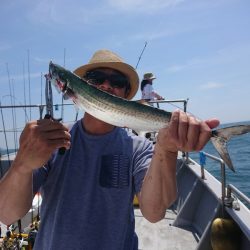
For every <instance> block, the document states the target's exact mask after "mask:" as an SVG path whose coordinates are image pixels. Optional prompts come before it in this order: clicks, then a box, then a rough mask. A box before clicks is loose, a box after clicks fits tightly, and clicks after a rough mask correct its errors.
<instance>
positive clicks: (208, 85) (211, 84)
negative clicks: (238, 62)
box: [200, 82, 224, 90]
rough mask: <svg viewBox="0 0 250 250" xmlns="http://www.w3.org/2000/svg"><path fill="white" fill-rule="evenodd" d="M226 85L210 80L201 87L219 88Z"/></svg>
mask: <svg viewBox="0 0 250 250" xmlns="http://www.w3.org/2000/svg"><path fill="white" fill-rule="evenodd" d="M222 87H224V84H222V83H218V82H208V83H206V84H203V85H201V86H200V88H201V89H204V90H206V89H218V88H222Z"/></svg>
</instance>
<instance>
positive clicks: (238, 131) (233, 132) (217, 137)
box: [211, 125, 250, 172]
mask: <svg viewBox="0 0 250 250" xmlns="http://www.w3.org/2000/svg"><path fill="white" fill-rule="evenodd" d="M249 132H250V125H238V126H231V127H226V128H221V129H217V130H213V131H212V137H211V141H212V143H213V145H214V147H215V149H216V150H217V151H218V153H219V155H220V157H221V158H222V160H223V161H224V162H225V163H226V164H227V166H228V167H229V168H230V169H231V170H232V171H233V172H235V169H234V166H233V163H232V161H231V158H230V155H229V153H228V150H227V143H228V141H229V140H230V139H231V137H233V136H238V135H243V134H246V133H249Z"/></svg>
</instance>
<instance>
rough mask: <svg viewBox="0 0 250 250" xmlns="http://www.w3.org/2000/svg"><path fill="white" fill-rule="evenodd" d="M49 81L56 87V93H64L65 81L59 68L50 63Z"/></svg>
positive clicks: (64, 76) (63, 74)
mask: <svg viewBox="0 0 250 250" xmlns="http://www.w3.org/2000/svg"><path fill="white" fill-rule="evenodd" d="M49 79H50V81H51V83H52V84H53V85H54V86H55V87H56V89H57V90H58V92H59V93H60V92H64V91H65V90H66V87H67V79H66V75H65V73H64V71H63V70H62V68H61V66H59V65H56V64H54V63H52V62H50V64H49Z"/></svg>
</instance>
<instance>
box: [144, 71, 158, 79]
mask: <svg viewBox="0 0 250 250" xmlns="http://www.w3.org/2000/svg"><path fill="white" fill-rule="evenodd" d="M154 79H156V77H155V76H154V74H153V73H150V72H148V73H145V74H144V76H143V80H154Z"/></svg>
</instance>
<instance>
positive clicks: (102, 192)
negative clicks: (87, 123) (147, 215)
mask: <svg viewBox="0 0 250 250" xmlns="http://www.w3.org/2000/svg"><path fill="white" fill-rule="evenodd" d="M152 154H153V147H152V144H151V142H149V141H148V140H146V139H144V138H141V137H137V136H135V135H133V134H132V133H129V132H127V131H126V130H125V129H122V128H115V129H114V130H113V131H112V132H110V133H108V134H105V135H100V136H96V135H89V134H87V133H86V132H85V131H84V129H83V127H82V123H81V121H78V122H77V123H75V125H74V126H73V127H72V129H71V148H70V149H69V150H67V151H66V152H65V154H64V155H60V154H57V153H55V155H54V156H53V157H52V158H51V160H50V161H49V162H48V164H47V165H46V166H45V167H42V168H40V169H38V170H36V171H35V172H34V175H33V189H34V192H36V191H38V189H39V188H40V191H41V193H42V197H43V202H42V206H41V214H40V215H41V224H40V226H39V231H38V235H37V237H36V241H35V247H34V249H36V250H54V249H55V250H57V249H70V250H79V249H82V250H134V249H138V243H137V240H136V239H137V237H136V235H135V222H134V210H133V197H134V194H135V193H138V192H139V191H140V189H141V185H142V181H143V179H144V176H145V173H146V171H147V169H148V167H149V163H150V161H151V158H152Z"/></svg>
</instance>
